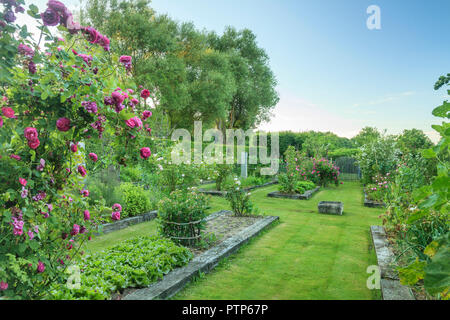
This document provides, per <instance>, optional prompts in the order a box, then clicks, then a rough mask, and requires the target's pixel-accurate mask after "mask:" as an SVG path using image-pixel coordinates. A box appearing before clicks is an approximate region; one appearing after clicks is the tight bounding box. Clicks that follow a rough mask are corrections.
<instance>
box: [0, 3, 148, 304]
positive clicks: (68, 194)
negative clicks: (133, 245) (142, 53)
mask: <svg viewBox="0 0 450 320" xmlns="http://www.w3.org/2000/svg"><path fill="white" fill-rule="evenodd" d="M24 6H25V1H24V0H0V67H1V68H2V72H1V73H0V81H1V82H2V84H3V85H2V86H1V87H0V108H1V112H0V234H1V237H0V296H6V297H8V298H14V299H18V298H19V299H20V298H25V299H40V298H45V295H46V293H47V292H48V290H46V289H48V288H49V286H50V285H52V286H57V285H65V281H66V280H67V277H68V274H66V273H65V271H66V268H67V267H68V266H69V265H70V264H71V261H73V260H74V259H76V258H77V256H78V255H79V252H80V250H79V249H80V248H81V246H82V245H83V243H85V242H86V241H89V240H90V239H91V238H92V235H93V234H94V233H96V232H98V231H100V230H101V220H100V214H99V213H100V212H101V211H102V210H103V209H104V208H101V207H99V206H96V205H91V204H90V203H89V202H88V200H89V196H90V195H89V191H88V190H86V189H85V188H84V180H85V177H86V176H87V175H89V171H88V170H87V169H86V165H87V168H90V167H89V165H90V164H92V163H95V162H97V161H98V160H99V159H98V156H97V155H96V154H95V153H94V151H95V150H84V149H81V148H80V142H83V141H87V140H88V139H102V135H103V132H104V131H105V130H109V131H110V132H113V133H114V135H113V136H114V139H115V140H114V141H113V142H112V143H113V144H114V145H115V146H118V147H117V148H115V150H117V153H116V154H113V155H111V156H109V155H108V157H110V158H111V159H108V161H109V162H113V163H115V164H120V165H127V164H132V163H134V162H138V161H147V162H148V161H149V160H148V158H149V157H150V155H151V151H150V147H152V146H151V145H148V139H145V138H144V136H145V135H146V134H147V131H148V129H150V128H148V125H146V130H142V127H143V125H142V122H143V121H145V120H146V119H147V118H148V117H150V115H151V112H149V111H148V110H145V109H146V108H147V106H146V103H145V99H146V98H148V97H149V96H150V92H149V91H148V90H146V89H144V90H142V92H139V91H138V88H136V87H134V85H130V86H131V88H127V87H128V86H127V83H128V74H129V71H130V68H132V61H131V58H130V57H126V58H123V57H122V59H120V58H119V56H118V55H115V54H114V52H111V51H110V41H109V39H108V38H107V37H106V36H105V35H102V34H101V33H100V32H98V31H97V30H96V29H94V28H92V27H90V26H81V25H80V24H79V23H77V22H76V21H74V18H73V15H72V13H71V12H70V11H69V10H68V9H67V7H66V6H65V5H64V4H63V3H62V2H60V1H56V0H49V1H48V3H47V7H46V9H45V10H44V12H39V10H38V8H37V7H36V6H35V5H33V4H31V5H29V6H28V8H27V10H25V8H24ZM25 11H27V13H25ZM16 14H17V15H20V14H28V15H30V16H31V17H32V18H34V19H36V20H37V22H38V24H40V27H39V30H40V32H41V35H40V36H39V37H38V38H40V39H45V43H43V42H40V43H35V39H32V38H31V34H29V33H28V32H27V29H26V28H24V27H23V26H20V25H17V24H16V23H15V22H17V20H16ZM56 27H58V28H59V29H60V30H61V32H62V34H65V37H67V39H63V38H61V37H59V36H58V37H56V36H55V33H56ZM36 40H37V39H36ZM120 60H121V61H120ZM120 86H121V87H124V88H127V89H123V90H122V89H121V88H120ZM145 90H146V91H145ZM144 91H145V92H144ZM143 99H144V100H143ZM130 120H131V121H130ZM147 136H148V134H147ZM80 151H81V152H85V154H86V155H88V157H87V158H86V163H80V161H79V159H78V158H77V156H78V154H79V153H80ZM103 160H104V159H102V161H103ZM121 210H122V207H121V206H120V205H119V204H117V205H115V206H114V208H113V213H112V215H111V219H112V220H119V219H120V213H121Z"/></svg>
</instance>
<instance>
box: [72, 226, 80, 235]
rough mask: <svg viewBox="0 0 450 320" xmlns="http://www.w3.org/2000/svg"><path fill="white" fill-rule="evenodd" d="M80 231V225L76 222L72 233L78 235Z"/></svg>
mask: <svg viewBox="0 0 450 320" xmlns="http://www.w3.org/2000/svg"><path fill="white" fill-rule="evenodd" d="M79 232H80V226H79V225H77V224H74V225H73V227H72V231H70V234H71V235H73V236H76V235H77V234H78V233H79Z"/></svg>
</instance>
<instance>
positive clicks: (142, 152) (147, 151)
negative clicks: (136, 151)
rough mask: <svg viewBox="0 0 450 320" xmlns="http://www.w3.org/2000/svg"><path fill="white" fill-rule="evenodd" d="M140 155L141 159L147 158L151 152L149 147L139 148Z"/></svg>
mask: <svg viewBox="0 0 450 320" xmlns="http://www.w3.org/2000/svg"><path fill="white" fill-rule="evenodd" d="M140 155H141V158H142V159H148V158H149V157H150V156H151V155H152V152H151V151H150V148H147V147H144V148H141V150H140Z"/></svg>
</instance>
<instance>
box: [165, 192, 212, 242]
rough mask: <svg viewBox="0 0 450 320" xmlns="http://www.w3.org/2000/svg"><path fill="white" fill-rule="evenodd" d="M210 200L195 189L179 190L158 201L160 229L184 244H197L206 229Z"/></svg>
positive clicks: (168, 236) (167, 235)
mask: <svg viewBox="0 0 450 320" xmlns="http://www.w3.org/2000/svg"><path fill="white" fill-rule="evenodd" d="M208 200H209V198H208V197H206V196H205V195H204V194H201V193H197V192H195V191H194V190H189V191H185V190H177V191H174V192H172V193H171V194H170V196H169V197H168V198H165V199H162V200H161V201H160V202H159V203H158V231H159V233H160V235H162V236H163V237H167V238H170V239H172V240H173V241H175V242H176V243H180V244H183V245H189V246H195V245H196V244H198V243H199V242H200V240H201V236H202V234H201V233H202V231H203V230H204V229H205V226H206V222H205V221H204V220H203V219H204V218H205V217H206V209H207V208H208V205H209V203H208Z"/></svg>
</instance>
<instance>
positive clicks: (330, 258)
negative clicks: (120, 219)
mask: <svg viewBox="0 0 450 320" xmlns="http://www.w3.org/2000/svg"><path fill="white" fill-rule="evenodd" d="M275 190H277V186H271V187H267V188H263V189H258V190H255V191H253V192H252V200H253V201H254V202H255V203H256V204H257V206H258V207H259V208H260V209H261V211H262V212H264V213H265V214H268V215H277V216H279V217H280V223H279V224H277V225H275V226H274V227H272V228H270V229H269V230H268V231H267V232H264V233H263V234H262V235H261V236H259V237H257V238H256V239H254V240H253V241H251V242H250V243H249V244H248V245H246V246H245V247H243V248H242V249H241V250H240V251H239V252H238V253H237V254H235V255H233V256H232V257H230V258H229V259H227V260H226V261H225V262H224V263H222V264H221V265H219V266H218V267H217V268H216V269H215V270H214V271H212V272H211V273H209V274H207V275H205V276H204V277H202V278H200V279H198V280H197V281H195V282H194V283H191V284H189V285H188V286H187V287H186V288H185V289H184V290H183V291H181V292H180V293H179V294H178V295H176V296H175V297H174V298H175V299H193V300H196V299H230V300H249V299H379V298H380V293H379V290H375V291H373V290H369V289H367V287H366V280H367V277H368V276H369V275H368V274H367V273H366V269H367V267H368V266H369V265H373V264H376V258H375V253H374V251H373V249H372V248H371V239H370V233H369V226H370V225H376V224H380V223H381V221H380V219H378V216H379V215H380V213H381V212H382V210H381V209H372V208H366V207H364V206H363V205H362V201H363V200H362V198H363V195H362V188H361V186H360V184H359V183H357V182H345V183H344V185H341V186H339V187H338V188H336V187H329V188H327V189H325V190H322V191H320V192H318V193H317V194H315V195H314V196H313V198H312V199H310V200H307V201H304V200H289V199H277V198H269V197H267V193H268V192H271V191H275ZM322 200H330V201H342V202H343V203H344V215H343V216H329V215H321V214H318V213H317V204H318V202H319V201H322ZM228 208H229V207H228V205H227V202H226V200H225V199H223V198H220V197H213V198H212V208H211V209H210V210H209V211H210V212H213V211H217V210H221V209H228ZM155 232H156V225H155V222H154V221H152V222H147V223H144V224H141V225H137V226H133V227H130V228H127V229H124V230H120V231H117V232H113V233H110V234H107V235H104V236H100V237H97V238H96V239H94V240H93V241H91V242H90V243H89V244H88V246H87V249H88V251H89V250H90V251H98V250H102V249H104V248H106V247H108V246H112V245H114V244H115V243H117V242H118V241H122V240H124V239H128V238H131V237H135V236H139V235H144V234H154V233H155Z"/></svg>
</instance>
